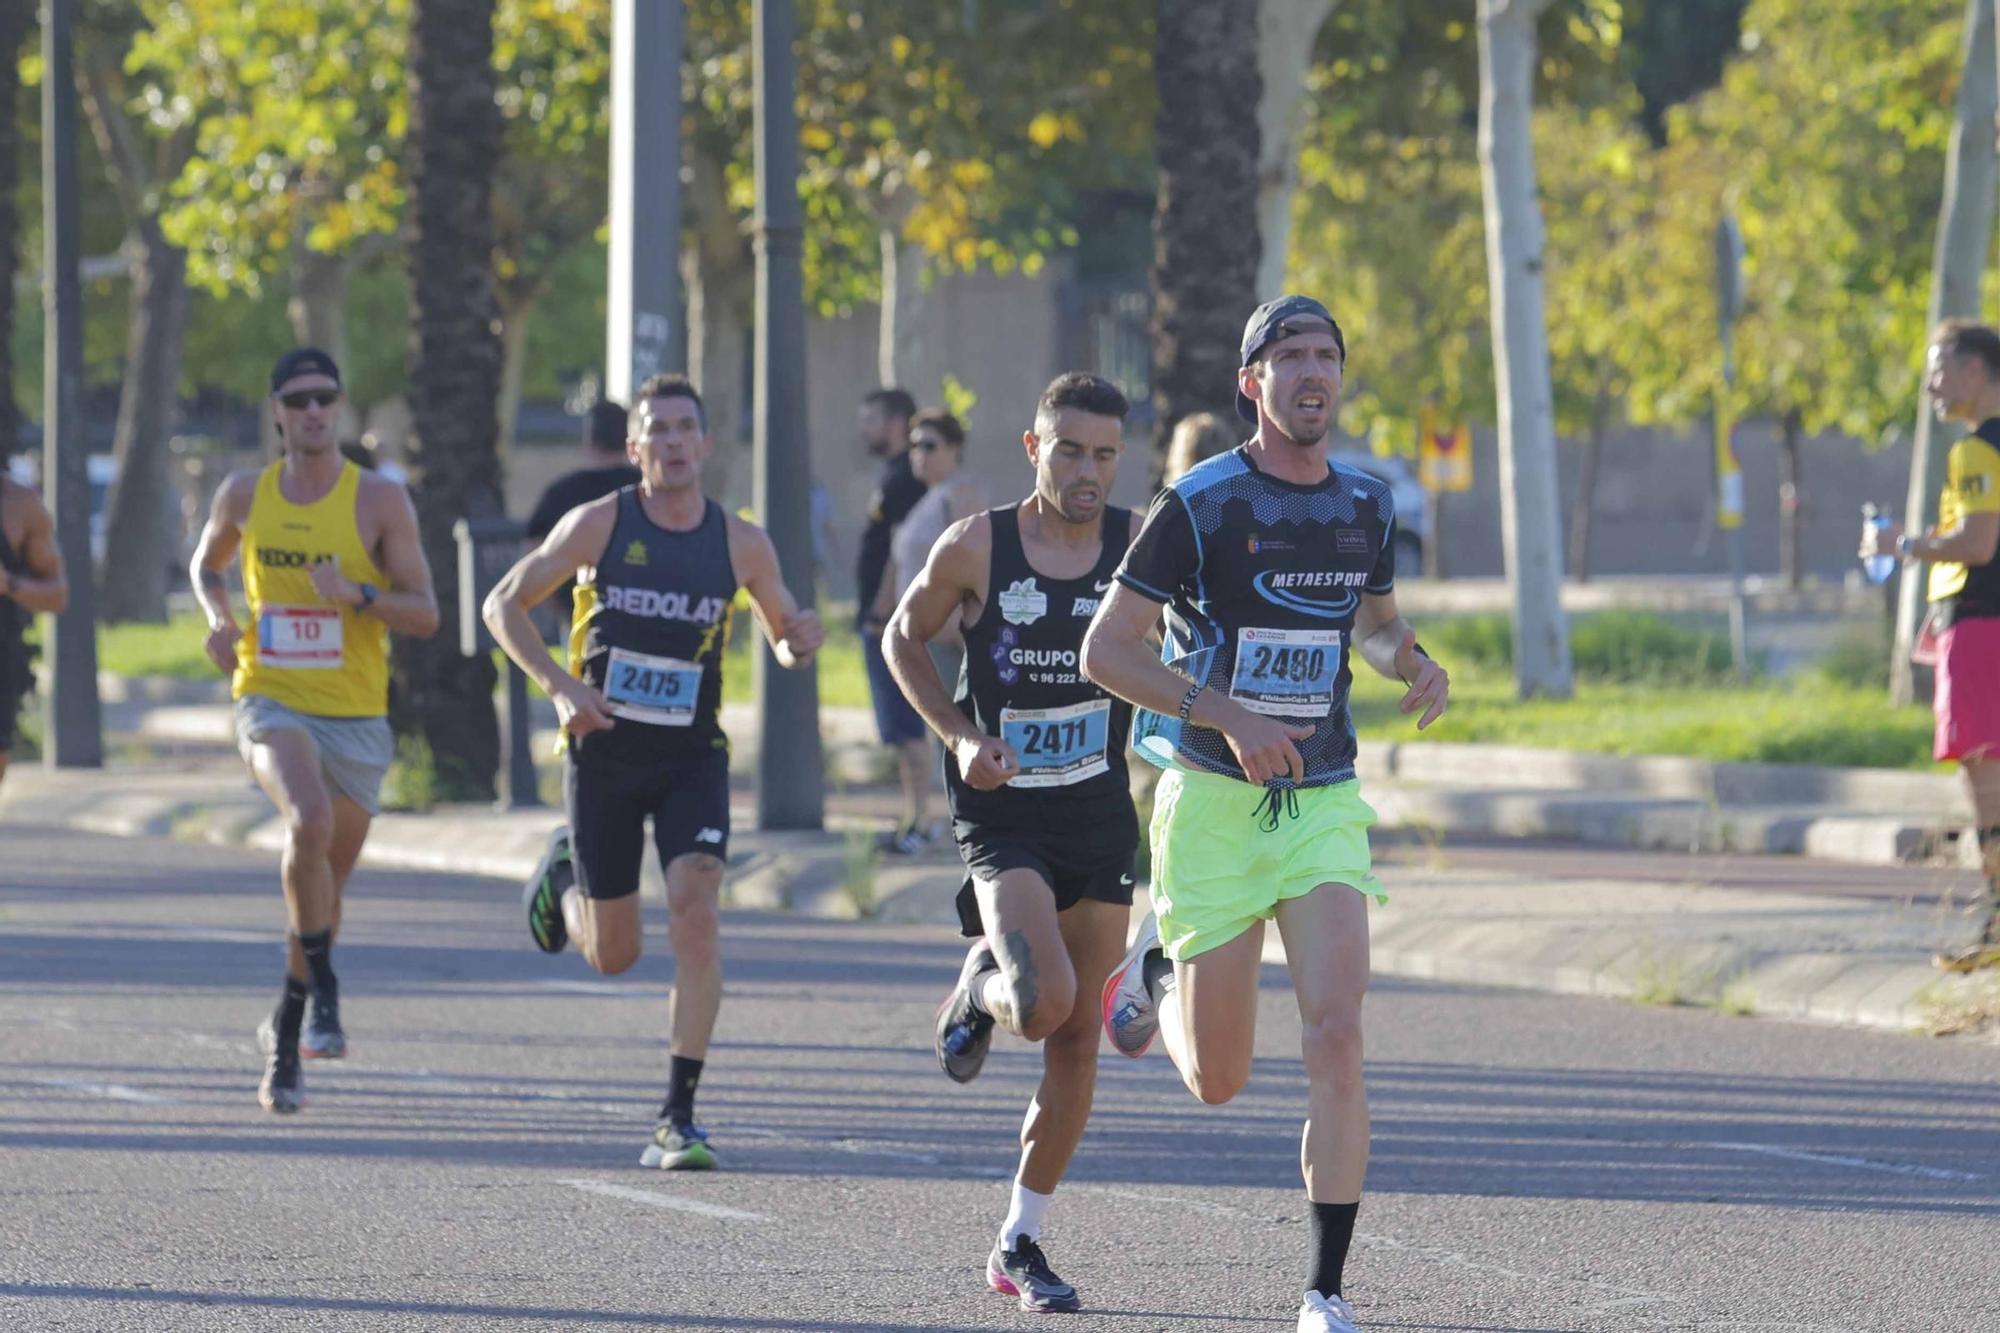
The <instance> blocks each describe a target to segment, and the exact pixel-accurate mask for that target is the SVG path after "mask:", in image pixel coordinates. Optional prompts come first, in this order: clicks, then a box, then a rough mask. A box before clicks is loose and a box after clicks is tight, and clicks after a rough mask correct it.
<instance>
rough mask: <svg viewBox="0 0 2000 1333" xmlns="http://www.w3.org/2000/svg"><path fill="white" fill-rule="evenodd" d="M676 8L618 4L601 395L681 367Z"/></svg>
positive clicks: (626, 390)
mask: <svg viewBox="0 0 2000 1333" xmlns="http://www.w3.org/2000/svg"><path fill="white" fill-rule="evenodd" d="M682 23H683V14H682V4H681V0H616V3H615V4H614V6H613V12H612V20H611V245H610V259H611V264H610V274H609V286H608V287H607V288H606V292H605V325H606V328H605V346H604V396H605V397H607V398H609V399H612V400H613V401H615V402H620V403H628V404H629V403H630V402H631V400H632V390H633V389H634V388H636V387H637V386H638V385H639V384H640V383H641V382H643V381H644V380H645V379H646V377H647V376H649V375H655V374H658V373H659V372H661V371H663V370H680V369H684V368H685V367H686V365H687V338H686V336H685V334H684V333H683V332H682V325H683V321H682V316H681V292H680V281H681V275H680V240H681V46H682V42H681V29H682Z"/></svg>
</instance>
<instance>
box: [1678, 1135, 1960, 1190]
mask: <svg viewBox="0 0 2000 1333" xmlns="http://www.w3.org/2000/svg"><path fill="white" fill-rule="evenodd" d="M1686 1146H1687V1147H1690V1148H1717V1149H1720V1150H1721V1151H1723V1152H1754V1153H1762V1154H1763V1155H1764V1156H1766V1157H1782V1158H1784V1159H1785V1160H1786V1161H1790V1162H1818V1163H1819V1164H1820V1165H1822V1166H1846V1167H1852V1168H1853V1169H1854V1170H1856V1171H1881V1172H1884V1173H1886V1174H1888V1175H1892V1176H1922V1177H1923V1178H1924V1179H1925V1180H1965V1181H1976V1180H1984V1179H1986V1177H1984V1176H1981V1175H1975V1174H1973V1173H1972V1172H1970V1171H1951V1170H1948V1169H1946V1168H1945V1167H1941V1166H1915V1165H1913V1164H1911V1163H1908V1162H1878V1161H1875V1160H1874V1159H1872V1158H1868V1157H1848V1156H1844V1155H1842V1154H1840V1153H1830V1152H1807V1151H1806V1150H1804V1149H1803V1148H1780V1147H1776V1146H1775V1145H1772V1144H1769V1143H1690V1144H1687V1145H1686Z"/></svg>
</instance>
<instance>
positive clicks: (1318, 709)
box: [1229, 628, 1340, 717]
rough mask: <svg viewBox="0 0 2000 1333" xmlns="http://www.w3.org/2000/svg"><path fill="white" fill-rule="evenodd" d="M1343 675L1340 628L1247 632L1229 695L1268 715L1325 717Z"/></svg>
mask: <svg viewBox="0 0 2000 1333" xmlns="http://www.w3.org/2000/svg"><path fill="white" fill-rule="evenodd" d="M1339 675H1340V631H1339V630H1337V629H1254V628H1245V629H1242V630H1239V631H1238V632H1237V636H1236V670H1235V672H1234V674H1233V675H1231V676H1230V679H1229V697H1230V698H1232V699H1234V700H1235V701H1236V702H1237V703H1239V704H1242V705H1243V706H1244V707H1245V708H1247V709H1249V710H1250V711H1251V712H1253V713H1262V714H1264V715H1265V716H1266V717H1325V716H1327V715H1328V714H1329V713H1331V712H1332V711H1333V683H1334V680H1335V678H1336V677H1338V676H1339Z"/></svg>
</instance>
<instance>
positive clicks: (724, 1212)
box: [560, 1177, 771, 1222]
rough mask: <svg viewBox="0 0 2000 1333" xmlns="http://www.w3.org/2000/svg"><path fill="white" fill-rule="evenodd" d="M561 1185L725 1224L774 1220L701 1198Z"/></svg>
mask: <svg viewBox="0 0 2000 1333" xmlns="http://www.w3.org/2000/svg"><path fill="white" fill-rule="evenodd" d="M560 1183H561V1184H564V1185H567V1186H569V1187H570V1188H571V1189H578V1190H582V1191H583V1192H584V1193H586V1194H602V1195H603V1196H604V1197H605V1198H607V1199H625V1200H627V1201H629V1202H631V1203H643V1204H645V1205H646V1206H647V1207H648V1208H671V1209H674V1210H675V1211H677V1212H683V1213H696V1214H699V1215H700V1216H702V1217H715V1218H720V1219H722V1220H723V1221H725V1222H768V1221H770V1220H771V1219H769V1218H768V1217H765V1216H764V1215H763V1214H762V1213H746V1212H744V1211H743V1210H742V1209H740V1208H725V1207H723V1206H722V1205H721V1204H719V1203H703V1202H702V1201H701V1200H699V1199H681V1198H676V1197H675V1196H673V1195H671V1194H661V1193H659V1192H658V1191H655V1190H639V1189H633V1188H632V1187H631V1186H629V1185H612V1184H609V1183H607V1182H605V1181H602V1180H586V1179H583V1178H580V1177H579V1178H576V1179H571V1180H564V1181H562V1182H560Z"/></svg>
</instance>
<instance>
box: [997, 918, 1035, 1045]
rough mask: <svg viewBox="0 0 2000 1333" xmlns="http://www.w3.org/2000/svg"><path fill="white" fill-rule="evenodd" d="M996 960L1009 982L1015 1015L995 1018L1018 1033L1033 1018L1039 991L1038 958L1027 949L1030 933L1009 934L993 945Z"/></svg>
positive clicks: (1010, 997)
mask: <svg viewBox="0 0 2000 1333" xmlns="http://www.w3.org/2000/svg"><path fill="white" fill-rule="evenodd" d="M993 956H994V957H995V958H996V959H997V960H998V961H999V963H1000V973H1001V975H1002V976H1004V977H1006V978H1007V998H1008V1002H1009V1004H1010V1005H1011V1007H1012V1008H1013V1010H1014V1012H1013V1013H1012V1014H996V1015H995V1017H996V1018H998V1019H1000V1021H1001V1022H1002V1023H1004V1024H1005V1025H1006V1026H1007V1027H1008V1028H1009V1029H1010V1030H1012V1031H1015V1032H1019V1031H1020V1030H1021V1029H1022V1028H1024V1027H1026V1026H1027V1024H1028V1022H1029V1020H1031V1019H1032V1018H1033V1017H1034V1014H1035V1001H1036V1000H1037V999H1038V998H1039V994H1038V992H1039V991H1040V984H1039V982H1040V978H1039V976H1038V974H1037V972H1036V968H1035V955H1034V953H1033V951H1032V950H1030V949H1029V948H1028V933H1027V932H1026V931H1024V930H1010V931H1008V932H1007V933H1006V934H1005V935H1002V936H1001V937H1000V939H999V941H998V942H997V943H996V944H995V945H994V948H993Z"/></svg>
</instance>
